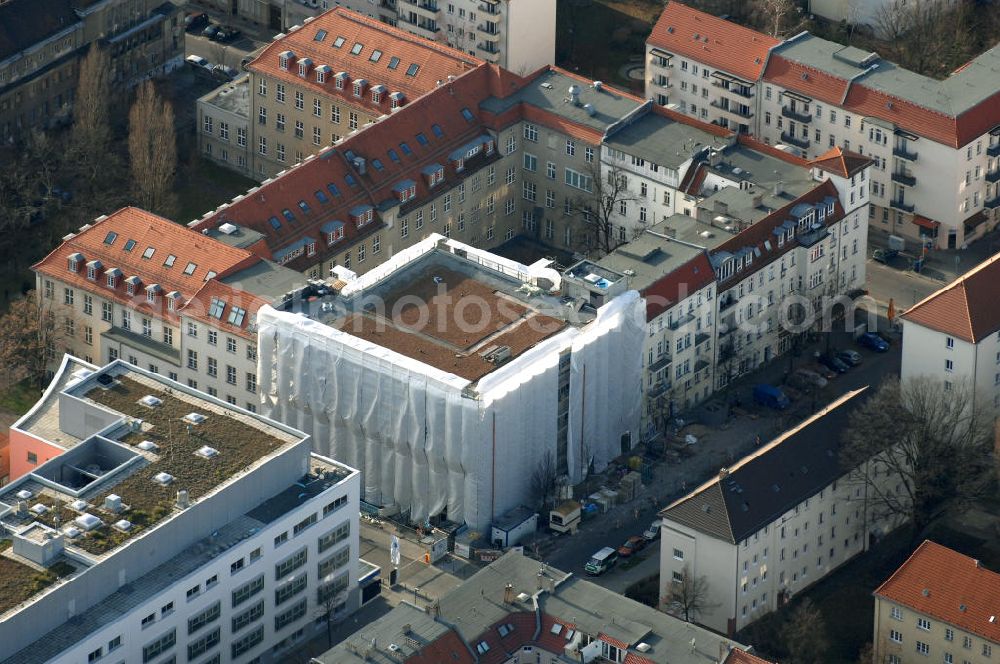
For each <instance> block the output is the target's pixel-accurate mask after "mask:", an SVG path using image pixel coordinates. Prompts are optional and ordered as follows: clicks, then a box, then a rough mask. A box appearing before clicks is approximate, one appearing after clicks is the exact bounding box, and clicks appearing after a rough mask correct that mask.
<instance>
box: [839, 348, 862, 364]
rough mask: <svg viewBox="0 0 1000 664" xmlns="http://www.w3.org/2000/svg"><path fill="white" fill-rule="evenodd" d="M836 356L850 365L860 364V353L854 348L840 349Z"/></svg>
mask: <svg viewBox="0 0 1000 664" xmlns="http://www.w3.org/2000/svg"><path fill="white" fill-rule="evenodd" d="M837 358H838V359H839V360H840V361H841V362H843V363H844V364H847V365H849V366H852V367H856V366H858V365H859V364H861V353H859V352H858V351H856V350H850V349H848V350H842V351H840V352H839V353H837Z"/></svg>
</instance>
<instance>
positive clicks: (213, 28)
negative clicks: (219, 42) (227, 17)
mask: <svg viewBox="0 0 1000 664" xmlns="http://www.w3.org/2000/svg"><path fill="white" fill-rule="evenodd" d="M218 31H219V26H217V25H215V24H214V23H212V24H210V25H209V26H208V27H207V28H205V29H204V30H202V31H201V36H202V37H208V38H209V39H212V38H213V37H215V33H217V32H218Z"/></svg>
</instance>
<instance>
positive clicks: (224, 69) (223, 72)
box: [212, 65, 239, 81]
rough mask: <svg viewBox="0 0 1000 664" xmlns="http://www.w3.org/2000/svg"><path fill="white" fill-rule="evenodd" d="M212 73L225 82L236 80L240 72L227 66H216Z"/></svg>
mask: <svg viewBox="0 0 1000 664" xmlns="http://www.w3.org/2000/svg"><path fill="white" fill-rule="evenodd" d="M212 73H213V74H215V76H216V77H218V78H221V79H222V80H224V81H231V80H233V79H234V78H236V76H237V75H239V72H238V71H236V70H235V69H233V68H232V67H228V66H226V65H215V66H214V67H212Z"/></svg>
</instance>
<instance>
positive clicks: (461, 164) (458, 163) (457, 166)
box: [452, 157, 465, 173]
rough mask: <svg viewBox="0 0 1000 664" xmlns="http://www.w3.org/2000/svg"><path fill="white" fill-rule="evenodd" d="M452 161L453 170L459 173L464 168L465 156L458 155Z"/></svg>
mask: <svg viewBox="0 0 1000 664" xmlns="http://www.w3.org/2000/svg"><path fill="white" fill-rule="evenodd" d="M452 163H454V164H455V172H456V173H460V172H462V171H463V170H465V157H459V158H458V159H456V160H455V161H454V162H452Z"/></svg>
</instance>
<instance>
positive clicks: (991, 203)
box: [983, 194, 1000, 210]
mask: <svg viewBox="0 0 1000 664" xmlns="http://www.w3.org/2000/svg"><path fill="white" fill-rule="evenodd" d="M983 207H985V208H986V209H987V210H992V209H994V208H998V207H1000V194H997V195H996V196H994V197H993V198H991V199H989V200H986V201H983Z"/></svg>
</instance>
